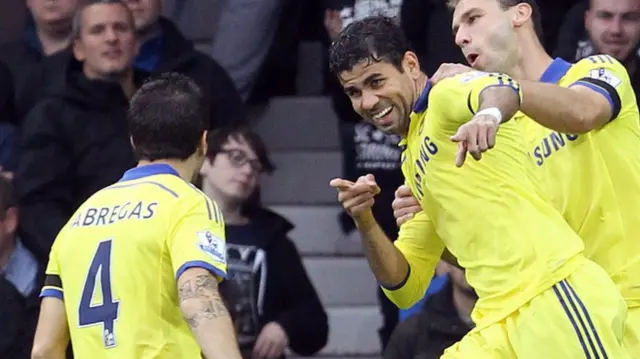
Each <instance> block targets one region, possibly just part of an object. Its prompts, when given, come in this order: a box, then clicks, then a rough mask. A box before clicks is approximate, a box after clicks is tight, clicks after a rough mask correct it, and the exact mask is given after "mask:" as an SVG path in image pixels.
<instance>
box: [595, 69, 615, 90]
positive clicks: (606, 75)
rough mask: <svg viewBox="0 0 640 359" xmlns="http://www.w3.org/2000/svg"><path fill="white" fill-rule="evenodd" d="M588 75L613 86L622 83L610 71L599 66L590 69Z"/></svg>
mask: <svg viewBox="0 0 640 359" xmlns="http://www.w3.org/2000/svg"><path fill="white" fill-rule="evenodd" d="M589 77H591V78H592V79H598V80H601V81H604V82H606V83H608V84H609V85H611V86H613V87H618V85H620V84H621V83H622V80H621V79H620V78H618V77H617V76H615V75H614V74H612V73H611V71H609V70H607V69H605V68H599V69H595V70H591V71H590V72H589Z"/></svg>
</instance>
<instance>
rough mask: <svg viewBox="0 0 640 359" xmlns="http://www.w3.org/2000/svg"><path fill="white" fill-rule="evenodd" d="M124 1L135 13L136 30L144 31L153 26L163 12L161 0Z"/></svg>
mask: <svg viewBox="0 0 640 359" xmlns="http://www.w3.org/2000/svg"><path fill="white" fill-rule="evenodd" d="M180 1H182V0H180ZM124 3H125V4H127V6H128V7H129V9H130V10H131V12H132V13H133V18H134V19H135V22H136V31H144V30H145V29H147V28H149V27H150V26H153V25H154V24H155V23H156V22H157V21H158V19H159V18H160V15H161V13H162V2H161V0H124Z"/></svg>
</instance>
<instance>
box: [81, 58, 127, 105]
mask: <svg viewBox="0 0 640 359" xmlns="http://www.w3.org/2000/svg"><path fill="white" fill-rule="evenodd" d="M84 75H85V76H86V77H87V78H88V79H90V80H101V81H107V82H112V83H118V84H119V85H120V87H121V88H122V91H123V92H124V94H125V96H126V97H127V98H128V99H131V97H133V95H134V94H135V92H136V84H135V82H134V81H133V69H127V70H125V71H123V72H118V73H114V74H111V75H101V74H97V73H95V72H93V71H91V70H90V69H89V67H87V64H86V63H85V64H84Z"/></svg>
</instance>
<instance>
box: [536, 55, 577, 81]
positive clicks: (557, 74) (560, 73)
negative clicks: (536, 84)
mask: <svg viewBox="0 0 640 359" xmlns="http://www.w3.org/2000/svg"><path fill="white" fill-rule="evenodd" d="M570 68H571V64H570V63H568V62H566V61H564V60H563V59H561V58H559V57H557V58H556V59H555V60H553V62H552V63H551V65H549V67H547V69H546V70H544V72H543V73H542V76H540V82H546V83H549V84H556V83H558V81H560V79H562V77H564V75H565V74H566V73H567V71H569V69H570Z"/></svg>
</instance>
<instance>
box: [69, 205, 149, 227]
mask: <svg viewBox="0 0 640 359" xmlns="http://www.w3.org/2000/svg"><path fill="white" fill-rule="evenodd" d="M157 205H158V202H150V203H147V202H143V201H139V202H137V203H131V202H127V203H125V204H123V205H115V206H113V207H100V208H93V207H90V208H88V209H87V210H86V211H84V212H80V213H79V214H78V215H77V216H76V218H75V219H74V220H73V223H72V224H71V226H72V227H87V226H105V225H107V224H112V223H115V222H118V221H124V220H131V219H134V220H142V219H149V218H152V217H153V216H154V215H155V212H154V209H155V207H156V206H157Z"/></svg>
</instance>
